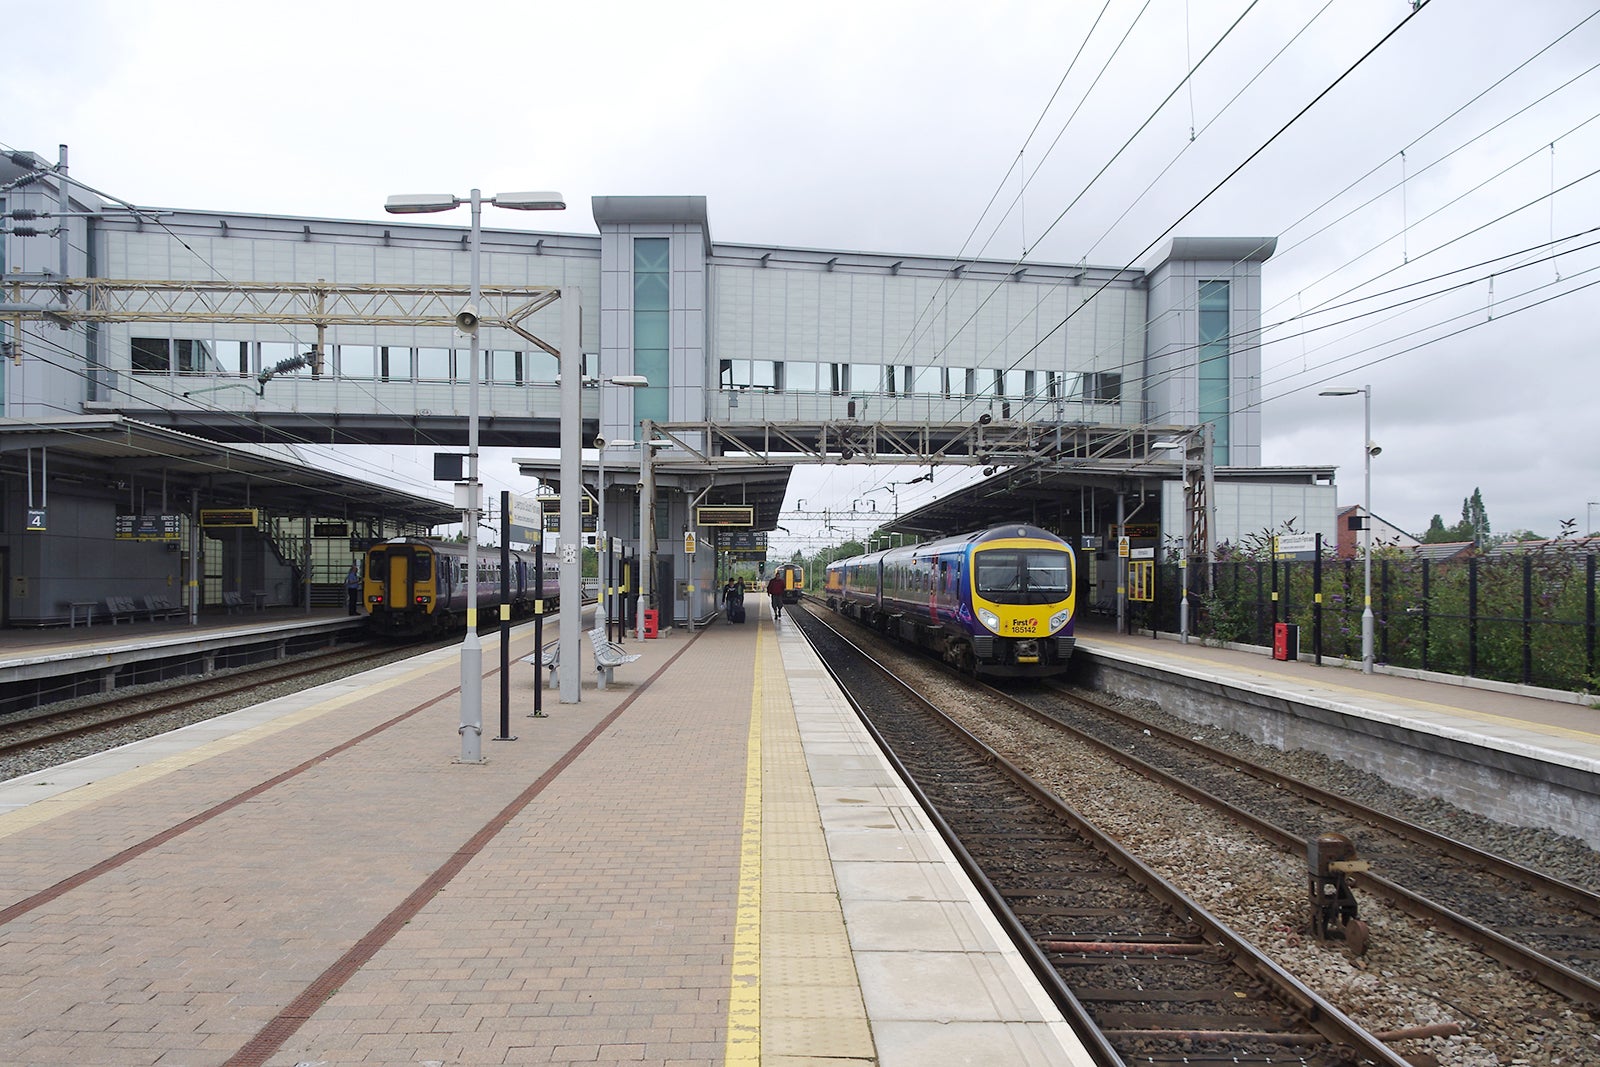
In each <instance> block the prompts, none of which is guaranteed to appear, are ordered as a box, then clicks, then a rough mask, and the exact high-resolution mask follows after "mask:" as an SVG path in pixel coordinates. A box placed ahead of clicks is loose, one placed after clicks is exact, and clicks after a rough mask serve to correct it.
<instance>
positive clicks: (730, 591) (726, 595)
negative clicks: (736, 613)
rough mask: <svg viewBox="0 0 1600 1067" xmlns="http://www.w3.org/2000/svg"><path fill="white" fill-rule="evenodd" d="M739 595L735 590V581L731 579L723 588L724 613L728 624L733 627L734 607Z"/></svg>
mask: <svg viewBox="0 0 1600 1067" xmlns="http://www.w3.org/2000/svg"><path fill="white" fill-rule="evenodd" d="M737 595H738V593H737V591H736V590H735V589H734V585H733V579H732V578H729V579H728V581H727V582H726V583H725V584H724V585H723V587H722V613H723V614H724V615H725V616H727V619H728V624H729V625H730V626H731V625H733V622H734V618H733V605H734V600H735V598H736V597H737Z"/></svg>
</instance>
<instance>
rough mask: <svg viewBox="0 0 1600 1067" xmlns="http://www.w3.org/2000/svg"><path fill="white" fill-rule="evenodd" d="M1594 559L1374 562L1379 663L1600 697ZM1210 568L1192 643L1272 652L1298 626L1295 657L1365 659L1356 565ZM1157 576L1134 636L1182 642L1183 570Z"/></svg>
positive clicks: (1134, 608)
mask: <svg viewBox="0 0 1600 1067" xmlns="http://www.w3.org/2000/svg"><path fill="white" fill-rule="evenodd" d="M1596 558H1597V557H1596V555H1595V554H1594V553H1593V552H1586V551H1578V550H1575V549H1572V548H1568V547H1565V546H1562V545H1560V544H1559V543H1557V544H1555V545H1554V546H1547V547H1545V548H1542V549H1540V550H1530V551H1526V552H1507V553H1504V554H1501V555H1495V556H1484V555H1474V556H1470V557H1467V558H1465V559H1450V560H1428V559H1415V558H1412V557H1408V556H1404V555H1402V554H1400V553H1395V554H1393V555H1385V554H1383V553H1381V552H1380V553H1378V554H1375V555H1374V558H1373V562H1372V612H1373V622H1374V631H1373V633H1374V637H1373V658H1374V661H1375V662H1377V663H1383V664H1388V665H1390V666H1395V667H1409V668H1415V669H1418V670H1424V671H1436V672H1439V673H1442V674H1457V675H1464V676H1467V677H1472V678H1486V679H1494V680H1497V681H1503V682H1512V683H1522V684H1525V685H1534V686H1542V687H1547V688H1552V689H1560V690H1567V691H1572V692H1588V693H1600V666H1597V662H1596V660H1597V645H1600V642H1597V638H1596V629H1597V626H1596V594H1597V585H1600V582H1597V578H1596V570H1597V567H1596ZM1209 570H1210V579H1211V580H1210V582H1209V583H1206V582H1204V581H1203V580H1197V579H1202V578H1203V576H1202V575H1200V574H1198V573H1196V572H1194V571H1191V574H1190V583H1189V584H1190V592H1189V604H1190V608H1189V632H1190V635H1191V636H1192V637H1196V638H1199V639H1203V640H1212V641H1217V642H1236V643H1241V644H1253V645H1264V646H1268V647H1270V646H1271V645H1272V643H1273V624H1274V623H1279V622H1282V623H1289V624H1291V625H1294V626H1296V627H1297V628H1298V637H1299V645H1298V656H1299V658H1300V659H1315V660H1316V661H1317V662H1319V663H1320V662H1321V660H1322V658H1323V657H1325V656H1326V657H1334V658H1340V659H1347V660H1355V661H1358V662H1359V661H1360V659H1361V614H1362V607H1363V588H1364V582H1365V576H1364V565H1363V562H1362V561H1361V560H1359V559H1355V560H1352V559H1335V558H1317V559H1314V560H1273V559H1238V560H1231V561H1225V562H1218V563H1213V564H1210V566H1209ZM1156 571H1157V580H1156V583H1155V585H1156V588H1155V594H1154V600H1153V601H1150V602H1147V603H1130V604H1129V613H1128V617H1129V628H1130V630H1138V629H1149V630H1162V631H1166V632H1170V633H1176V632H1178V631H1179V628H1180V627H1179V611H1178V605H1179V602H1180V600H1181V589H1182V575H1181V571H1180V569H1179V567H1178V564H1177V563H1176V561H1171V562H1167V563H1163V564H1160V565H1158V566H1157V568H1156ZM1207 584H1209V589H1207V590H1206V591H1204V592H1200V591H1197V589H1199V588H1202V587H1205V586H1207Z"/></svg>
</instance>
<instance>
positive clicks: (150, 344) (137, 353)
mask: <svg viewBox="0 0 1600 1067" xmlns="http://www.w3.org/2000/svg"><path fill="white" fill-rule="evenodd" d="M171 369H172V342H171V341H169V340H167V339H166V338H165V337H135V338H134V339H133V372H134V373H135V374H165V373H166V372H167V371H170V370H171Z"/></svg>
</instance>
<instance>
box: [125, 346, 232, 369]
mask: <svg viewBox="0 0 1600 1067" xmlns="http://www.w3.org/2000/svg"><path fill="white" fill-rule="evenodd" d="M131 357H132V367H133V370H134V373H136V374H169V373H171V372H173V371H177V372H178V373H179V374H220V373H222V372H223V370H222V365H221V364H220V363H219V362H218V361H217V358H216V356H215V355H214V354H213V353H212V350H211V345H210V343H209V342H206V341H192V340H188V339H184V338H179V339H176V340H174V339H172V338H168V337H135V338H133V339H132V344H131Z"/></svg>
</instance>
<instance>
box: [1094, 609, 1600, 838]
mask: <svg viewBox="0 0 1600 1067" xmlns="http://www.w3.org/2000/svg"><path fill="white" fill-rule="evenodd" d="M1077 648H1078V652H1079V653H1080V655H1079V656H1078V657H1077V662H1076V663H1075V664H1074V666H1075V668H1077V671H1078V675H1079V677H1080V678H1081V680H1083V681H1085V682H1086V683H1088V684H1091V685H1093V686H1095V687H1097V688H1104V689H1106V690H1107V691H1110V692H1116V693H1120V694H1121V695H1126V696H1134V697H1143V698H1149V699H1154V700H1156V701H1157V702H1158V703H1160V704H1161V705H1162V706H1163V708H1164V709H1165V710H1169V711H1172V712H1173V713H1174V714H1177V715H1178V716H1180V717H1182V718H1187V719H1191V720H1196V721H1209V722H1212V723H1214V724H1215V725H1218V726H1221V727H1223V728H1226V729H1231V730H1234V731H1236V732H1239V733H1242V734H1245V735H1246V736H1251V737H1254V739H1256V740H1258V741H1261V742H1263V743H1266V744H1271V745H1273V746H1274V747H1278V748H1305V749H1309V750H1311V751H1318V752H1322V753H1324V754H1325V755H1328V756H1330V757H1333V758H1337V759H1341V760H1344V761H1346V762H1349V763H1352V764H1353V765H1355V766H1358V767H1362V768H1364V769H1366V770H1369V771H1372V772H1373V773H1377V774H1380V775H1382V776H1384V777H1385V778H1386V779H1388V780H1389V781H1391V782H1394V783H1396V784H1398V785H1400V786H1402V787H1404V788H1408V789H1411V790H1413V791H1415V792H1419V793H1422V794H1423V795H1430V794H1431V795H1434V796H1438V797H1440V798H1442V799H1446V800H1449V801H1450V802H1451V803H1455V804H1457V805H1459V806H1461V807H1464V808H1466V809H1467V810H1470V811H1475V812H1477V813H1478V814H1480V815H1484V816H1485V817H1488V818H1493V819H1497V820H1499V821H1502V822H1508V823H1511V824H1513V825H1518V824H1520V825H1533V826H1541V827H1545V828H1548V829H1551V830H1554V831H1556V832H1558V833H1565V834H1570V835H1572V836H1576V837H1578V838H1580V839H1582V840H1584V841H1586V842H1588V843H1589V845H1590V847H1592V848H1596V849H1600V696H1596V695H1594V694H1584V693H1568V692H1562V691H1557V690H1547V689H1537V688H1534V687H1529V686H1520V685H1513V684H1508V683H1503V682H1495V681H1488V680H1482V679H1473V678H1463V677H1459V676H1454V675H1439V674H1425V673H1423V672H1419V671H1413V670H1406V669H1399V668H1390V667H1386V666H1384V665H1383V664H1377V665H1375V666H1374V670H1373V673H1372V674H1365V673H1363V672H1362V670H1361V664H1360V662H1359V661H1346V660H1338V659H1331V658H1324V660H1323V662H1322V663H1321V664H1316V663H1314V662H1312V661H1310V660H1301V659H1293V660H1278V659H1274V658H1273V657H1272V655H1271V650H1270V649H1266V648H1257V647H1254V646H1238V645H1231V646H1219V645H1208V644H1202V643H1201V642H1199V641H1198V640H1192V641H1189V642H1186V643H1180V642H1179V641H1177V640H1176V639H1175V638H1173V637H1172V635H1162V637H1161V638H1160V639H1152V637H1151V635H1150V632H1149V631H1144V632H1142V633H1135V634H1118V633H1116V632H1115V630H1114V628H1112V627H1111V626H1110V625H1108V624H1107V625H1095V624H1093V623H1091V624H1089V625H1087V626H1085V625H1082V624H1080V626H1079V628H1078V642H1077ZM1251 709H1256V711H1252V710H1251ZM1256 712H1259V714H1257V713H1256ZM1247 719H1248V720H1249V721H1246V720H1247Z"/></svg>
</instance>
